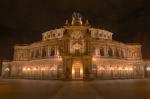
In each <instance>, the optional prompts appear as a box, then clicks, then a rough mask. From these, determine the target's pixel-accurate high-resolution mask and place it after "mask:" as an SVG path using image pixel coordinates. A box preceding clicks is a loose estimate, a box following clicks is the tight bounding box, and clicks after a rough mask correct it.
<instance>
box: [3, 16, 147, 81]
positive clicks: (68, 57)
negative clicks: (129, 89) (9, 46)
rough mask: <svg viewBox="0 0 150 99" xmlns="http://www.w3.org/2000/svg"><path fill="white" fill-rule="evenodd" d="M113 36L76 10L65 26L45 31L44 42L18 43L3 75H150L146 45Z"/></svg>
mask: <svg viewBox="0 0 150 99" xmlns="http://www.w3.org/2000/svg"><path fill="white" fill-rule="evenodd" d="M112 37H113V33H112V32H109V31H107V30H104V29H100V28H93V27H91V25H90V24H89V22H88V20H86V21H83V20H82V17H81V15H80V14H79V13H74V14H73V15H72V20H70V21H68V20H66V23H65V25H64V26H63V27H62V28H58V29H53V30H49V31H47V32H44V33H42V40H41V41H39V42H34V43H31V44H16V45H15V46H14V57H13V60H11V61H3V62H2V77H3V78H20V79H47V80H48V79H62V80H63V79H66V80H86V79H137V78H144V77H145V76H149V74H150V73H149V71H150V62H149V61H144V60H143V59H142V53H141V47H142V46H141V45H140V44H125V43H122V42H118V41H115V40H113V38H112Z"/></svg>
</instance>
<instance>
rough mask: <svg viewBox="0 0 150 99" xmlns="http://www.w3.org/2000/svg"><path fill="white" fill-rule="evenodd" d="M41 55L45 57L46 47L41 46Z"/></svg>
mask: <svg viewBox="0 0 150 99" xmlns="http://www.w3.org/2000/svg"><path fill="white" fill-rule="evenodd" d="M42 57H46V48H42Z"/></svg>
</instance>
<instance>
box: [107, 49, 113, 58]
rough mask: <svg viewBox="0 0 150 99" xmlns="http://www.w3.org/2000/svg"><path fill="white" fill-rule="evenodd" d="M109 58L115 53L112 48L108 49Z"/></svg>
mask: <svg viewBox="0 0 150 99" xmlns="http://www.w3.org/2000/svg"><path fill="white" fill-rule="evenodd" d="M108 56H111V57H112V56H113V51H112V49H111V48H109V49H108Z"/></svg>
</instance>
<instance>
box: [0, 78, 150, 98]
mask: <svg viewBox="0 0 150 99" xmlns="http://www.w3.org/2000/svg"><path fill="white" fill-rule="evenodd" d="M0 99H150V80H148V79H142V80H98V81H57V80H16V79H13V80H7V79H5V80H4V79H1V80H0Z"/></svg>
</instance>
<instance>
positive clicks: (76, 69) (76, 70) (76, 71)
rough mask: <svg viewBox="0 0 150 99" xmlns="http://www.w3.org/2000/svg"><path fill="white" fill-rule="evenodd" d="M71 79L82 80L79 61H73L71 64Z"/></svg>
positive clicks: (81, 65) (81, 67) (81, 66)
mask: <svg viewBox="0 0 150 99" xmlns="http://www.w3.org/2000/svg"><path fill="white" fill-rule="evenodd" d="M72 79H75V80H78V79H83V64H82V63H81V62H80V61H75V62H73V64H72Z"/></svg>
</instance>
